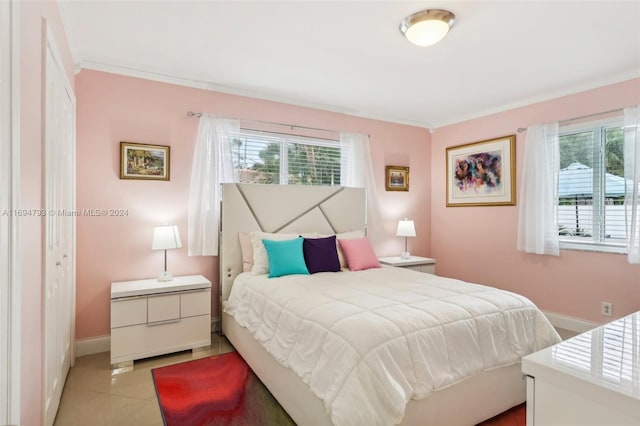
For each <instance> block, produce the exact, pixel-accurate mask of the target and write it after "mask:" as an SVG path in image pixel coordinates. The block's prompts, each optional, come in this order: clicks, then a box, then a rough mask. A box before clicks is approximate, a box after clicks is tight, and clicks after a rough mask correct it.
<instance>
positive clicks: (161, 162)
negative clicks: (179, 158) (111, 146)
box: [120, 142, 170, 180]
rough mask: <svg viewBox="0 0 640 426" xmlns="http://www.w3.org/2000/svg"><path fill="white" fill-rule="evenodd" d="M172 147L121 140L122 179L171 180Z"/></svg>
mask: <svg viewBox="0 0 640 426" xmlns="http://www.w3.org/2000/svg"><path fill="white" fill-rule="evenodd" d="M169 166H170V147H169V146H165V145H149V144H143V143H133V142H120V179H142V180H169V178H170V174H169V172H170V169H169Z"/></svg>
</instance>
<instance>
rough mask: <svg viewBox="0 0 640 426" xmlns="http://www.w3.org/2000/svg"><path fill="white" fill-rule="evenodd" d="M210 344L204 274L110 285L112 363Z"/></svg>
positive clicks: (207, 287) (207, 289)
mask: <svg viewBox="0 0 640 426" xmlns="http://www.w3.org/2000/svg"><path fill="white" fill-rule="evenodd" d="M210 344H211V282H210V281H209V280H208V279H206V278H205V277H203V276H202V275H191V276H185V277H175V278H174V279H173V281H168V282H159V281H158V280H157V279H155V278H154V279H149V280H138V281H125V282H116V283H111V364H120V365H121V364H125V365H127V364H128V365H131V364H132V363H133V360H136V359H140V358H147V357H150V356H155V355H161V354H166V353H170V352H177V351H182V350H185V349H195V348H199V347H202V346H208V345H210ZM120 365H119V366H120Z"/></svg>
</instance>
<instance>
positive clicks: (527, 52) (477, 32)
mask: <svg viewBox="0 0 640 426" xmlns="http://www.w3.org/2000/svg"><path fill="white" fill-rule="evenodd" d="M59 4H60V10H61V14H62V19H63V23H64V25H65V29H66V31H67V35H68V39H69V44H70V47H71V51H72V54H73V57H74V61H75V62H76V63H77V64H78V65H79V66H80V67H83V68H90V69H98V70H105V71H111V72H116V73H122V74H128V75H136V76H146V77H149V78H153V79H160V80H163V81H173V82H181V83H183V84H188V85H194V86H196V87H207V88H210V89H212V90H217V91H222V92H227V93H236V94H241V95H246V96H252V97H256V98H262V99H269V100H276V101H282V102H286V103H291V104H296V105H304V106H311V107H316V108H320V109H326V110H331V111H337V112H342V113H346V114H352V115H356V116H362V117H369V118H376V119H382V120H387V121H393V122H398V123H405V124H413V125H418V126H422V127H429V128H435V127H440V126H443V125H446V124H450V123H455V122H459V121H463V120H466V119H470V118H474V117H479V116H482V115H486V114H489V113H493V112H498V111H503V110H506V109H510V108H513V107H517V106H521V105H526V104H529V103H533V102H537V101H541V100H545V99H550V98H553V97H557V96H562V95H565V94H570V93H575V92H578V91H582V90H586V89H590V88H593V87H598V86H602V85H605V84H609V83H614V82H618V81H623V80H627V79H630V78H633V77H638V76H640V1H620V2H616V1H478V0H476V1H424V2H402V1H385V2H382V1H351V2H346V1H314V2H310V1H283V2H275V1H253V2H241V1H166V0H165V1H114V0H111V1H95V0H84V1H77V0H76V1H74V0H61V1H60V2H59ZM428 8H446V9H449V10H451V11H452V12H454V13H455V14H456V23H455V25H454V27H453V29H452V30H451V32H450V33H449V34H448V35H447V37H445V39H444V40H443V41H442V42H440V43H439V44H437V45H435V46H431V47H417V46H414V45H412V44H410V43H409V42H408V41H407V40H406V39H404V37H403V36H402V35H401V34H400V32H399V31H398V26H399V24H400V21H401V20H402V18H404V17H405V16H406V15H409V14H411V13H413V12H416V11H418V10H421V9H428ZM211 112H213V113H215V112H214V111H211Z"/></svg>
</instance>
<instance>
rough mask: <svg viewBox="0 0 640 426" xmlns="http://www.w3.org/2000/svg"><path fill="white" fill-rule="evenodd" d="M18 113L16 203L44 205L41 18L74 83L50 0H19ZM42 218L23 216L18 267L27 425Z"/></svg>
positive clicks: (37, 338)
mask: <svg viewBox="0 0 640 426" xmlns="http://www.w3.org/2000/svg"><path fill="white" fill-rule="evenodd" d="M19 6H20V16H21V19H20V44H21V63H20V68H21V69H20V78H21V82H20V83H21V86H20V97H21V99H20V102H21V108H20V114H21V126H20V132H21V146H20V150H21V161H20V169H21V170H20V186H21V191H20V197H21V200H20V204H21V207H23V208H26V209H39V208H42V207H43V204H42V200H43V188H42V178H43V175H42V169H43V167H42V162H43V158H42V156H43V153H42V107H43V99H42V69H43V65H42V52H43V46H42V40H43V29H42V28H43V27H42V21H43V18H44V19H46V20H47V22H48V24H49V25H50V27H51V29H52V30H53V34H54V37H55V40H56V42H57V45H58V49H59V51H60V54H61V55H62V60H63V62H64V65H65V69H66V71H67V78H68V79H69V81H70V82H71V84H73V73H72V71H71V70H72V67H73V64H72V60H71V55H70V53H69V49H68V46H67V40H66V36H65V34H64V31H63V29H62V21H61V19H60V16H59V14H58V8H57V6H56V3H55V2H54V1H29V2H20V5H19ZM42 223H43V222H42V218H40V217H23V218H22V219H21V227H20V233H21V257H22V268H21V271H20V274H21V282H22V295H21V297H22V312H21V316H20V321H21V324H20V326H21V329H22V333H21V336H20V337H21V339H22V345H21V346H22V347H21V352H22V354H21V358H20V362H21V363H22V366H21V385H20V386H21V389H20V398H21V400H20V405H21V410H20V415H21V424H22V425H25V426H30V425H39V424H42V421H43V420H42V418H43V417H42V416H43V410H42V407H43V401H42V394H43V387H42V380H43V377H42V376H43V369H42V360H43V357H42V355H43V346H42V314H43V309H44V307H43V297H42V292H43V279H42V273H43V271H42V259H43V258H42V244H43V243H42Z"/></svg>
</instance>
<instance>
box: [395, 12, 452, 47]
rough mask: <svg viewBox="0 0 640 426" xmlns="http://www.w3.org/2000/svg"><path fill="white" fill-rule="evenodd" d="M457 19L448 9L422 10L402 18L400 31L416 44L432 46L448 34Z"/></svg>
mask: <svg viewBox="0 0 640 426" xmlns="http://www.w3.org/2000/svg"><path fill="white" fill-rule="evenodd" d="M455 19H456V15H454V14H453V13H451V12H449V11H448V10H443V9H429V10H421V11H420V12H416V13H414V14H413V15H410V16H407V17H406V18H404V19H403V20H402V22H401V23H400V32H401V33H402V34H404V36H405V37H406V38H407V40H409V41H410V42H411V43H413V44H415V45H418V46H431V45H433V44H436V43H437V42H439V41H440V40H442V39H443V38H444V36H446V35H447V33H448V32H449V29H451V27H452V26H453V23H454V21H455Z"/></svg>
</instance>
